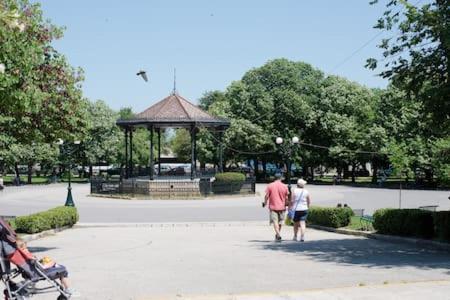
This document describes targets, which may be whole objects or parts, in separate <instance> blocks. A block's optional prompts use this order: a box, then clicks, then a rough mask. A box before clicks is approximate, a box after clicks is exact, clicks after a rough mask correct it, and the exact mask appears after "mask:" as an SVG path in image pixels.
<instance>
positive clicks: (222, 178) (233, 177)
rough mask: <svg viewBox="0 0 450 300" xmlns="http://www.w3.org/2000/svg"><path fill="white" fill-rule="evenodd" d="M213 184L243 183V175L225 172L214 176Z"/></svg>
mask: <svg viewBox="0 0 450 300" xmlns="http://www.w3.org/2000/svg"><path fill="white" fill-rule="evenodd" d="M215 177H216V181H215V182H221V183H222V182H233V183H234V182H239V183H243V182H244V181H245V175H244V174H242V173H237V172H225V173H219V174H216V176H215Z"/></svg>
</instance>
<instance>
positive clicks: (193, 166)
mask: <svg viewBox="0 0 450 300" xmlns="http://www.w3.org/2000/svg"><path fill="white" fill-rule="evenodd" d="M195 139H196V134H195V127H194V125H191V180H194V177H195Z"/></svg>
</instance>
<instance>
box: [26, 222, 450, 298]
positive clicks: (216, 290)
mask: <svg viewBox="0 0 450 300" xmlns="http://www.w3.org/2000/svg"><path fill="white" fill-rule="evenodd" d="M285 229H286V228H285ZM283 237H284V238H286V239H289V238H290V237H291V228H288V229H287V230H284V234H283ZM272 239H273V236H272V231H271V228H270V227H268V225H267V224H266V223H265V222H264V223H262V222H222V223H180V224H175V223H173V224H170V223H166V224H161V223H159V224H157V223H155V224H140V225H130V224H128V225H125V226H124V225H121V224H109V225H108V226H105V227H100V226H94V227H92V226H88V225H82V226H77V227H76V228H75V229H70V230H66V231H63V232H60V233H58V234H57V235H55V236H50V237H46V238H43V239H40V240H36V241H33V242H31V243H29V246H30V249H31V250H32V251H34V252H35V253H36V254H37V255H38V256H42V255H49V256H51V257H53V258H54V259H55V260H56V261H59V262H61V263H63V264H65V265H66V266H67V267H68V269H69V271H70V278H71V281H72V283H73V285H74V286H75V287H76V288H77V289H78V290H79V292H80V293H81V295H82V297H81V299H104V300H107V299H117V300H123V299H142V300H144V299H254V300H256V299H381V298H383V299H398V298H399V297H400V296H402V295H403V296H405V297H406V298H405V299H423V297H424V295H425V294H426V295H427V297H428V298H429V299H449V298H448V297H449V296H448V295H450V254H449V253H447V252H441V251H433V250H423V249H421V248H417V247H416V246H411V245H407V244H391V243H387V242H382V241H377V240H371V239H366V238H361V237H354V236H347V235H339V234H335V233H329V232H323V231H317V230H309V232H308V233H307V241H306V242H305V243H300V242H294V241H283V242H281V243H276V242H274V241H273V240H272ZM419 287H420V288H419ZM425 292H426V293H425ZM366 293H367V295H366ZM369 295H370V297H369ZM363 296H364V297H363ZM366 296H367V297H366ZM39 299H41V298H39ZM42 299H53V298H52V297H50V296H49V297H47V296H45V297H42Z"/></svg>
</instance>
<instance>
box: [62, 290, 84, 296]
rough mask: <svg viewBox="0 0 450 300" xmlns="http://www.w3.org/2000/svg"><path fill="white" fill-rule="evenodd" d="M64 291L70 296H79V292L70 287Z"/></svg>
mask: <svg viewBox="0 0 450 300" xmlns="http://www.w3.org/2000/svg"><path fill="white" fill-rule="evenodd" d="M64 292H66V293H67V294H69V295H70V297H71V298H72V297H74V298H77V297H80V296H81V294H80V293H79V292H78V291H77V290H76V289H72V288H68V289H65V290H64Z"/></svg>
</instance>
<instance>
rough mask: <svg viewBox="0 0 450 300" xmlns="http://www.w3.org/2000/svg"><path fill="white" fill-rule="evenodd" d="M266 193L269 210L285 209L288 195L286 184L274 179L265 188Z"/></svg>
mask: <svg viewBox="0 0 450 300" xmlns="http://www.w3.org/2000/svg"><path fill="white" fill-rule="evenodd" d="M266 195H267V197H268V200H269V209H270V210H285V209H286V197H287V195H288V188H287V186H286V185H285V184H284V183H282V182H281V180H276V181H274V182H272V183H271V184H269V185H268V186H267V188H266Z"/></svg>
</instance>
